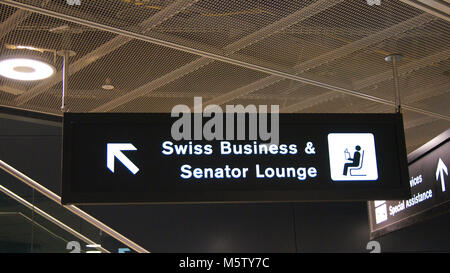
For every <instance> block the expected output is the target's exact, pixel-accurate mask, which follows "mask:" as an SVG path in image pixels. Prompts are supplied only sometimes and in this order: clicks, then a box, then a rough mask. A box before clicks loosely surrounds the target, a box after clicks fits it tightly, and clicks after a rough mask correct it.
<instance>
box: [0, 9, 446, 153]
mask: <svg viewBox="0 0 450 273" xmlns="http://www.w3.org/2000/svg"><path fill="white" fill-rule="evenodd" d="M2 2H3V3H6V2H9V4H11V3H12V2H13V1H0V3H2ZM80 2H81V5H72V6H71V5H68V4H67V2H66V1H65V0H59V1H49V0H20V1H14V3H26V4H30V5H33V6H35V7H39V8H42V10H40V11H39V12H41V13H44V14H48V15H51V16H52V17H50V16H46V15H41V14H37V13H32V12H29V11H26V10H23V9H16V8H11V7H9V6H7V5H4V4H0V11H1V15H0V20H1V24H0V46H1V48H0V54H1V56H8V55H11V54H15V53H16V52H18V51H16V50H10V49H7V48H6V47H5V45H6V44H22V45H30V46H34V47H45V48H49V49H54V50H55V49H56V50H59V49H61V48H62V47H63V45H64V42H67V41H70V43H67V44H68V45H69V46H70V49H72V50H74V51H76V52H77V55H76V56H75V57H72V58H71V59H70V62H71V65H70V69H69V73H70V78H69V92H68V95H67V97H66V102H67V106H68V107H69V111H74V112H90V111H93V112H168V111H170V109H171V108H172V107H173V106H174V105H176V104H178V103H183V104H187V105H192V101H193V97H194V96H202V97H203V98H204V100H205V101H206V103H208V101H209V102H211V103H217V104H224V103H241V104H244V105H245V104H250V103H253V104H280V108H281V111H286V112H325V113H327V112H390V111H393V110H394V109H393V107H392V106H389V105H384V104H380V103H377V102H373V101H368V100H363V99H361V98H357V97H353V96H348V95H344V94H342V93H339V92H336V88H335V87H343V88H347V90H354V91H357V92H361V93H364V94H370V95H373V96H376V97H379V98H384V99H388V100H391V101H393V99H394V90H393V82H392V71H391V67H390V64H389V63H386V62H385V61H384V60H383V57H384V56H385V55H388V54H390V53H394V52H399V53H402V54H403V55H404V59H403V60H402V61H401V62H400V63H399V74H400V79H399V81H400V91H401V94H402V102H404V103H406V104H408V105H411V106H415V107H420V108H422V109H425V110H428V111H433V112H435V113H439V114H441V115H444V116H446V117H448V116H449V114H450V113H449V111H450V108H449V107H448V105H449V101H450V100H449V94H448V91H449V90H450V88H449V85H450V76H449V71H450V62H449V56H450V26H449V22H448V21H445V20H443V19H440V18H438V17H435V16H433V15H430V14H428V13H424V12H423V11H422V10H419V9H416V8H413V7H411V6H409V5H407V4H405V3H402V2H400V1H383V2H382V5H381V6H377V5H373V6H369V5H367V3H366V1H364V0H350V1H340V0H315V1H313V0H309V1H281V0H280V1H253V0H252V1H244V0H235V1H217V0H179V1H176V0H175V1H160V0H139V1H137V0H114V1H106V0H98V1H87V0H80ZM49 12H54V13H53V14H49ZM67 16H72V17H71V18H81V19H82V20H80V21H79V24H76V23H73V22H71V21H73V20H72V19H70V18H69V17H67ZM54 17H58V18H60V19H55V18H54ZM63 18H64V20H63ZM94 24H100V25H94ZM99 28H100V29H99ZM106 30H107V31H106ZM118 30H124V31H128V32H126V33H134V34H139V35H142V36H133V35H128V36H127V34H126V33H125V32H120V31H118ZM68 32H69V33H71V35H70V39H68V35H67V33H68ZM118 32H120V33H122V34H124V35H117V33H118ZM131 36H132V37H135V38H138V39H133V38H130V37H131ZM155 39H159V41H160V42H158V41H157V40H155ZM161 42H163V43H161ZM167 42H170V43H173V44H175V45H177V46H179V45H180V46H182V47H178V48H179V49H181V51H179V50H175V49H171V48H170V47H171V46H170V45H169V44H168V43H167ZM155 43H157V44H160V45H156V44H155ZM162 44H164V45H165V46H163V45H162ZM198 50H203V51H204V52H203V53H202V52H199V51H198ZM20 52H21V54H25V55H32V56H40V57H43V58H46V59H47V60H48V62H52V61H53V59H52V58H53V53H51V52H45V53H44V54H43V53H40V52H36V51H24V50H21V51H20ZM192 53H194V54H192ZM204 53H208V54H209V53H212V54H216V56H225V57H228V58H231V59H230V60H232V61H233V62H232V63H235V64H237V65H232V64H229V63H226V62H222V61H217V60H214V59H220V58H217V57H214V56H212V55H208V54H204ZM199 55H203V56H206V55H207V56H210V57H211V58H205V57H200V56H199ZM212 58H214V59H212ZM222 60H223V59H222ZM253 65H259V66H260V67H263V68H269V69H273V71H274V72H273V73H272V72H270V73H272V74H276V73H275V72H277V71H280V72H284V73H288V74H289V75H299V76H300V77H304V78H306V79H312V80H316V81H318V82H320V83H321V84H325V85H332V86H331V87H328V88H323V87H318V86H315V85H311V84H306V83H303V82H301V79H300V80H291V79H286V78H284V77H280V76H275V75H270V74H267V73H262V72H258V71H256V70H258V68H255V66H253ZM55 66H56V68H57V69H58V72H59V73H57V74H56V75H55V76H54V77H53V78H51V79H48V80H44V81H40V82H18V81H12V80H8V79H5V78H0V104H2V105H9V106H14V107H20V108H24V109H30V110H37V111H42V112H49V113H55V114H61V113H60V104H61V72H60V69H61V57H57V59H56V63H55ZM255 69H256V70H255ZM266 72H267V71H266ZM278 75H279V74H278ZM108 78H109V79H111V81H112V84H113V85H114V86H115V88H114V89H113V90H103V89H101V85H102V84H103V83H104V82H105V80H106V79H108ZM288 78H289V77H288ZM322 86H323V85H322ZM330 89H331V90H330ZM333 90H334V91H333ZM344 93H345V92H344ZM406 124H409V125H408V126H410V127H408V128H409V129H407V137H408V138H410V139H407V142H408V147H414V145H416V144H415V143H419V142H420V141H421V140H420V139H419V140H416V139H417V138H415V136H414V134H411V133H409V131H415V130H417V128H421V129H422V130H421V131H418V132H421V133H422V135H426V136H431V135H432V132H435V131H437V129H435V128H445V127H447V128H448V125H449V122H448V121H441V120H436V119H435V118H430V117H428V116H424V115H421V114H411V112H409V111H406V112H405V127H407V126H406ZM411 124H412V125H411ZM429 128H433V129H429ZM428 129H429V132H428V131H427V130H428ZM437 133H439V132H437Z"/></svg>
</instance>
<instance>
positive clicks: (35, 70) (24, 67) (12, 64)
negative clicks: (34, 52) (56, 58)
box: [0, 58, 56, 81]
mask: <svg viewBox="0 0 450 273" xmlns="http://www.w3.org/2000/svg"><path fill="white" fill-rule="evenodd" d="M55 71H56V70H55V68H54V67H53V66H51V65H49V64H47V63H44V62H41V61H38V60H33V59H25V58H11V59H4V60H1V61H0V75H2V76H3V77H6V78H10V79H14V80H21V81H35V80H42V79H46V78H48V77H50V76H51V75H53V74H55Z"/></svg>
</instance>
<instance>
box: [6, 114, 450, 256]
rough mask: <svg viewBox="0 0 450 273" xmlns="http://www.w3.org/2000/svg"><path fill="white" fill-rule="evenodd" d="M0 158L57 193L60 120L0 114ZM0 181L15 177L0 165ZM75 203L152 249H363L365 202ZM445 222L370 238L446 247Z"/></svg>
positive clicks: (395, 246)
mask: <svg viewBox="0 0 450 273" xmlns="http://www.w3.org/2000/svg"><path fill="white" fill-rule="evenodd" d="M0 159H1V160H3V161H5V162H6V163H8V164H10V165H12V166H13V167H15V168H17V169H18V170H20V171H22V172H23V173H25V174H26V175H28V176H29V177H31V178H33V179H35V180H36V181H38V182H39V183H41V184H42V185H44V186H45V187H47V188H49V189H50V190H52V191H54V192H55V193H57V194H60V177H61V128H60V127H55V126H49V125H43V124H36V123H33V122H26V121H18V120H14V119H10V118H0ZM1 183H9V184H11V183H16V184H17V183H19V182H17V181H15V180H14V178H12V177H10V176H9V175H8V174H6V173H5V172H3V171H1V170H0V184H1ZM16 191H19V192H17V193H19V194H21V195H29V194H30V191H29V190H27V189H26V188H25V187H18V188H17V189H16ZM3 195H4V194H3V193H0V201H1V199H2V198H5V197H4V196H3ZM1 204H2V203H1V202H0V209H1ZM81 208H82V209H84V210H86V211H87V212H89V213H91V214H92V215H93V216H94V217H97V218H98V219H100V220H101V221H103V222H104V223H106V224H108V225H110V226H111V227H113V228H114V229H116V230H117V231H119V232H121V233H122V234H124V235H125V236H127V237H129V238H130V239H132V240H134V241H136V242H137V243H139V244H141V245H142V246H143V247H145V248H147V249H149V250H150V251H152V252H368V250H366V245H367V243H368V242H369V241H370V240H369V230H368V227H369V225H368V218H367V205H366V203H365V202H340V203H329V202H323V203H296V204H227V205H218V204H214V205H140V206H82V207H81ZM448 230H450V215H449V214H447V215H442V216H440V217H437V218H434V219H432V220H430V221H427V222H423V223H420V224H417V225H415V226H412V227H409V228H406V229H404V230H401V231H397V232H394V233H391V234H389V235H386V236H384V237H382V238H379V239H377V241H379V242H380V244H381V251H382V252H394V251H402V252H409V251H450V236H448V234H449V233H448Z"/></svg>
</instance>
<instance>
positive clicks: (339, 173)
mask: <svg viewBox="0 0 450 273" xmlns="http://www.w3.org/2000/svg"><path fill="white" fill-rule="evenodd" d="M328 151H329V159H330V172H331V179H332V180H333V181H375V180H378V166H377V155H376V150H375V138H374V136H373V134H372V133H331V134H328Z"/></svg>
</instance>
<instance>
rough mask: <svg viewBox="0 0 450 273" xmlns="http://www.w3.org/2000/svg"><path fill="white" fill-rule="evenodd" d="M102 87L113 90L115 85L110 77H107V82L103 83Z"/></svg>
mask: <svg viewBox="0 0 450 273" xmlns="http://www.w3.org/2000/svg"><path fill="white" fill-rule="evenodd" d="M102 88H103V89H105V90H113V89H114V85H112V84H111V79H110V78H107V79H106V80H105V83H104V84H103V85H102Z"/></svg>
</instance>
